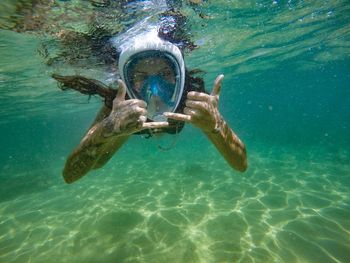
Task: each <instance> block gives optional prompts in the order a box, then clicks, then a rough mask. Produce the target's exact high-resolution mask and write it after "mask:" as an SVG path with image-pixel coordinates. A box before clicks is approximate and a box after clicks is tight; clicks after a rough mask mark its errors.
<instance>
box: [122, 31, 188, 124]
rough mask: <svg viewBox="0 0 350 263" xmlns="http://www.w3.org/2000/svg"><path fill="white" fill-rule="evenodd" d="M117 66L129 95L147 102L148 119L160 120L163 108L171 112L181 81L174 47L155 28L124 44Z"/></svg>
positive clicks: (180, 62)
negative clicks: (161, 37)
mask: <svg viewBox="0 0 350 263" xmlns="http://www.w3.org/2000/svg"><path fill="white" fill-rule="evenodd" d="M118 67H119V73H120V76H121V78H122V79H123V80H124V82H125V84H126V86H127V93H128V95H129V97H130V98H134V99H140V100H144V101H145V102H146V103H147V112H148V115H147V117H148V118H149V119H150V120H153V121H164V120H166V117H165V116H164V115H163V113H164V112H175V110H176V108H177V106H178V105H179V102H180V100H181V96H182V93H183V89H184V83H185V64H184V60H183V57H182V54H181V51H180V50H179V48H178V47H176V46H175V45H174V44H172V43H170V42H168V41H164V40H162V39H160V38H159V37H158V35H157V31H150V32H146V33H144V34H141V35H138V36H136V37H134V38H132V39H131V40H129V41H128V43H127V44H126V45H124V48H123V49H122V51H121V53H120V56H119V63H118Z"/></svg>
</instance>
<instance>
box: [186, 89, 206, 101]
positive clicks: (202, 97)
mask: <svg viewBox="0 0 350 263" xmlns="http://www.w3.org/2000/svg"><path fill="white" fill-rule="evenodd" d="M187 99H189V100H198V101H206V102H210V95H208V94H206V93H204V92H197V91H190V92H189V93H187Z"/></svg>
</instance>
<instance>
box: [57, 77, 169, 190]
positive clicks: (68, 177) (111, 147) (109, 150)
mask: <svg viewBox="0 0 350 263" xmlns="http://www.w3.org/2000/svg"><path fill="white" fill-rule="evenodd" d="M118 84H119V88H118V93H117V95H116V97H115V99H114V100H113V107H112V110H110V109H109V108H107V107H106V106H104V107H103V108H102V110H101V111H100V113H99V114H98V116H97V117H96V120H95V122H94V123H93V125H92V127H91V128H90V129H89V131H88V132H87V134H86V135H85V137H84V138H83V139H82V140H81V142H80V144H79V145H78V146H77V148H75V149H74V151H73V152H72V153H71V155H70V156H69V157H68V159H67V161H66V165H65V167H64V170H63V177H64V180H65V181H66V183H73V182H74V181H76V180H78V179H79V178H81V177H83V176H84V175H85V174H87V173H88V172H89V171H90V170H92V169H96V168H100V167H102V166H103V165H105V164H106V163H107V162H108V160H109V159H110V158H111V157H112V156H113V154H114V153H115V152H116V151H118V149H120V147H121V146H122V145H123V144H124V143H125V142H126V141H127V139H128V138H129V136H130V135H131V134H133V133H135V132H138V131H140V130H143V129H151V128H163V127H168V126H169V123H167V122H150V123H148V122H146V120H147V117H146V116H147V110H146V106H147V105H146V103H145V102H144V101H142V100H137V99H130V100H125V95H126V85H125V83H124V82H123V81H122V80H119V81H118Z"/></svg>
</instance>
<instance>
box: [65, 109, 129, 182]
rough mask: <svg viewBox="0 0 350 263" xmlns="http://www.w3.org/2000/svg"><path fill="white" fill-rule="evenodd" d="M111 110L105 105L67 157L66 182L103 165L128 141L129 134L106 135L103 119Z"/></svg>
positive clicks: (72, 180)
mask: <svg viewBox="0 0 350 263" xmlns="http://www.w3.org/2000/svg"><path fill="white" fill-rule="evenodd" d="M110 111H111V110H110V109H108V108H107V107H105V106H104V107H103V108H102V110H101V111H100V113H99V114H98V116H97V118H96V120H95V122H94V123H93V125H92V127H91V128H90V129H89V131H88V132H87V134H86V135H85V136H84V138H83V139H82V140H81V142H80V143H79V145H78V146H77V147H76V148H75V149H74V150H73V152H72V153H71V154H70V156H69V157H68V158H67V161H66V164H65V167H64V170H63V178H64V180H65V182H66V183H73V182H74V181H76V180H78V179H80V178H81V177H83V176H84V175H85V174H87V173H88V172H89V171H90V170H92V169H96V168H99V167H102V166H103V165H104V164H106V163H107V161H108V160H109V159H110V158H111V157H112V156H113V154H114V153H115V152H116V151H117V150H118V149H119V148H120V147H121V146H122V145H123V144H124V142H126V141H127V139H128V137H129V136H128V135H126V136H110V137H105V136H104V132H105V131H106V128H105V127H104V124H105V122H104V121H103V120H104V119H105V118H106V116H108V114H107V113H109V112H110Z"/></svg>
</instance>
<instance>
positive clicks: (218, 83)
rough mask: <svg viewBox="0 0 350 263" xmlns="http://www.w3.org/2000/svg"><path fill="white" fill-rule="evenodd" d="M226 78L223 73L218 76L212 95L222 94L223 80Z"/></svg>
mask: <svg viewBox="0 0 350 263" xmlns="http://www.w3.org/2000/svg"><path fill="white" fill-rule="evenodd" d="M223 79H224V75H223V74H221V75H219V76H217V77H216V79H215V81H214V88H213V90H212V92H211V94H210V95H212V96H216V95H219V94H220V90H221V82H222V80H223Z"/></svg>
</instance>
